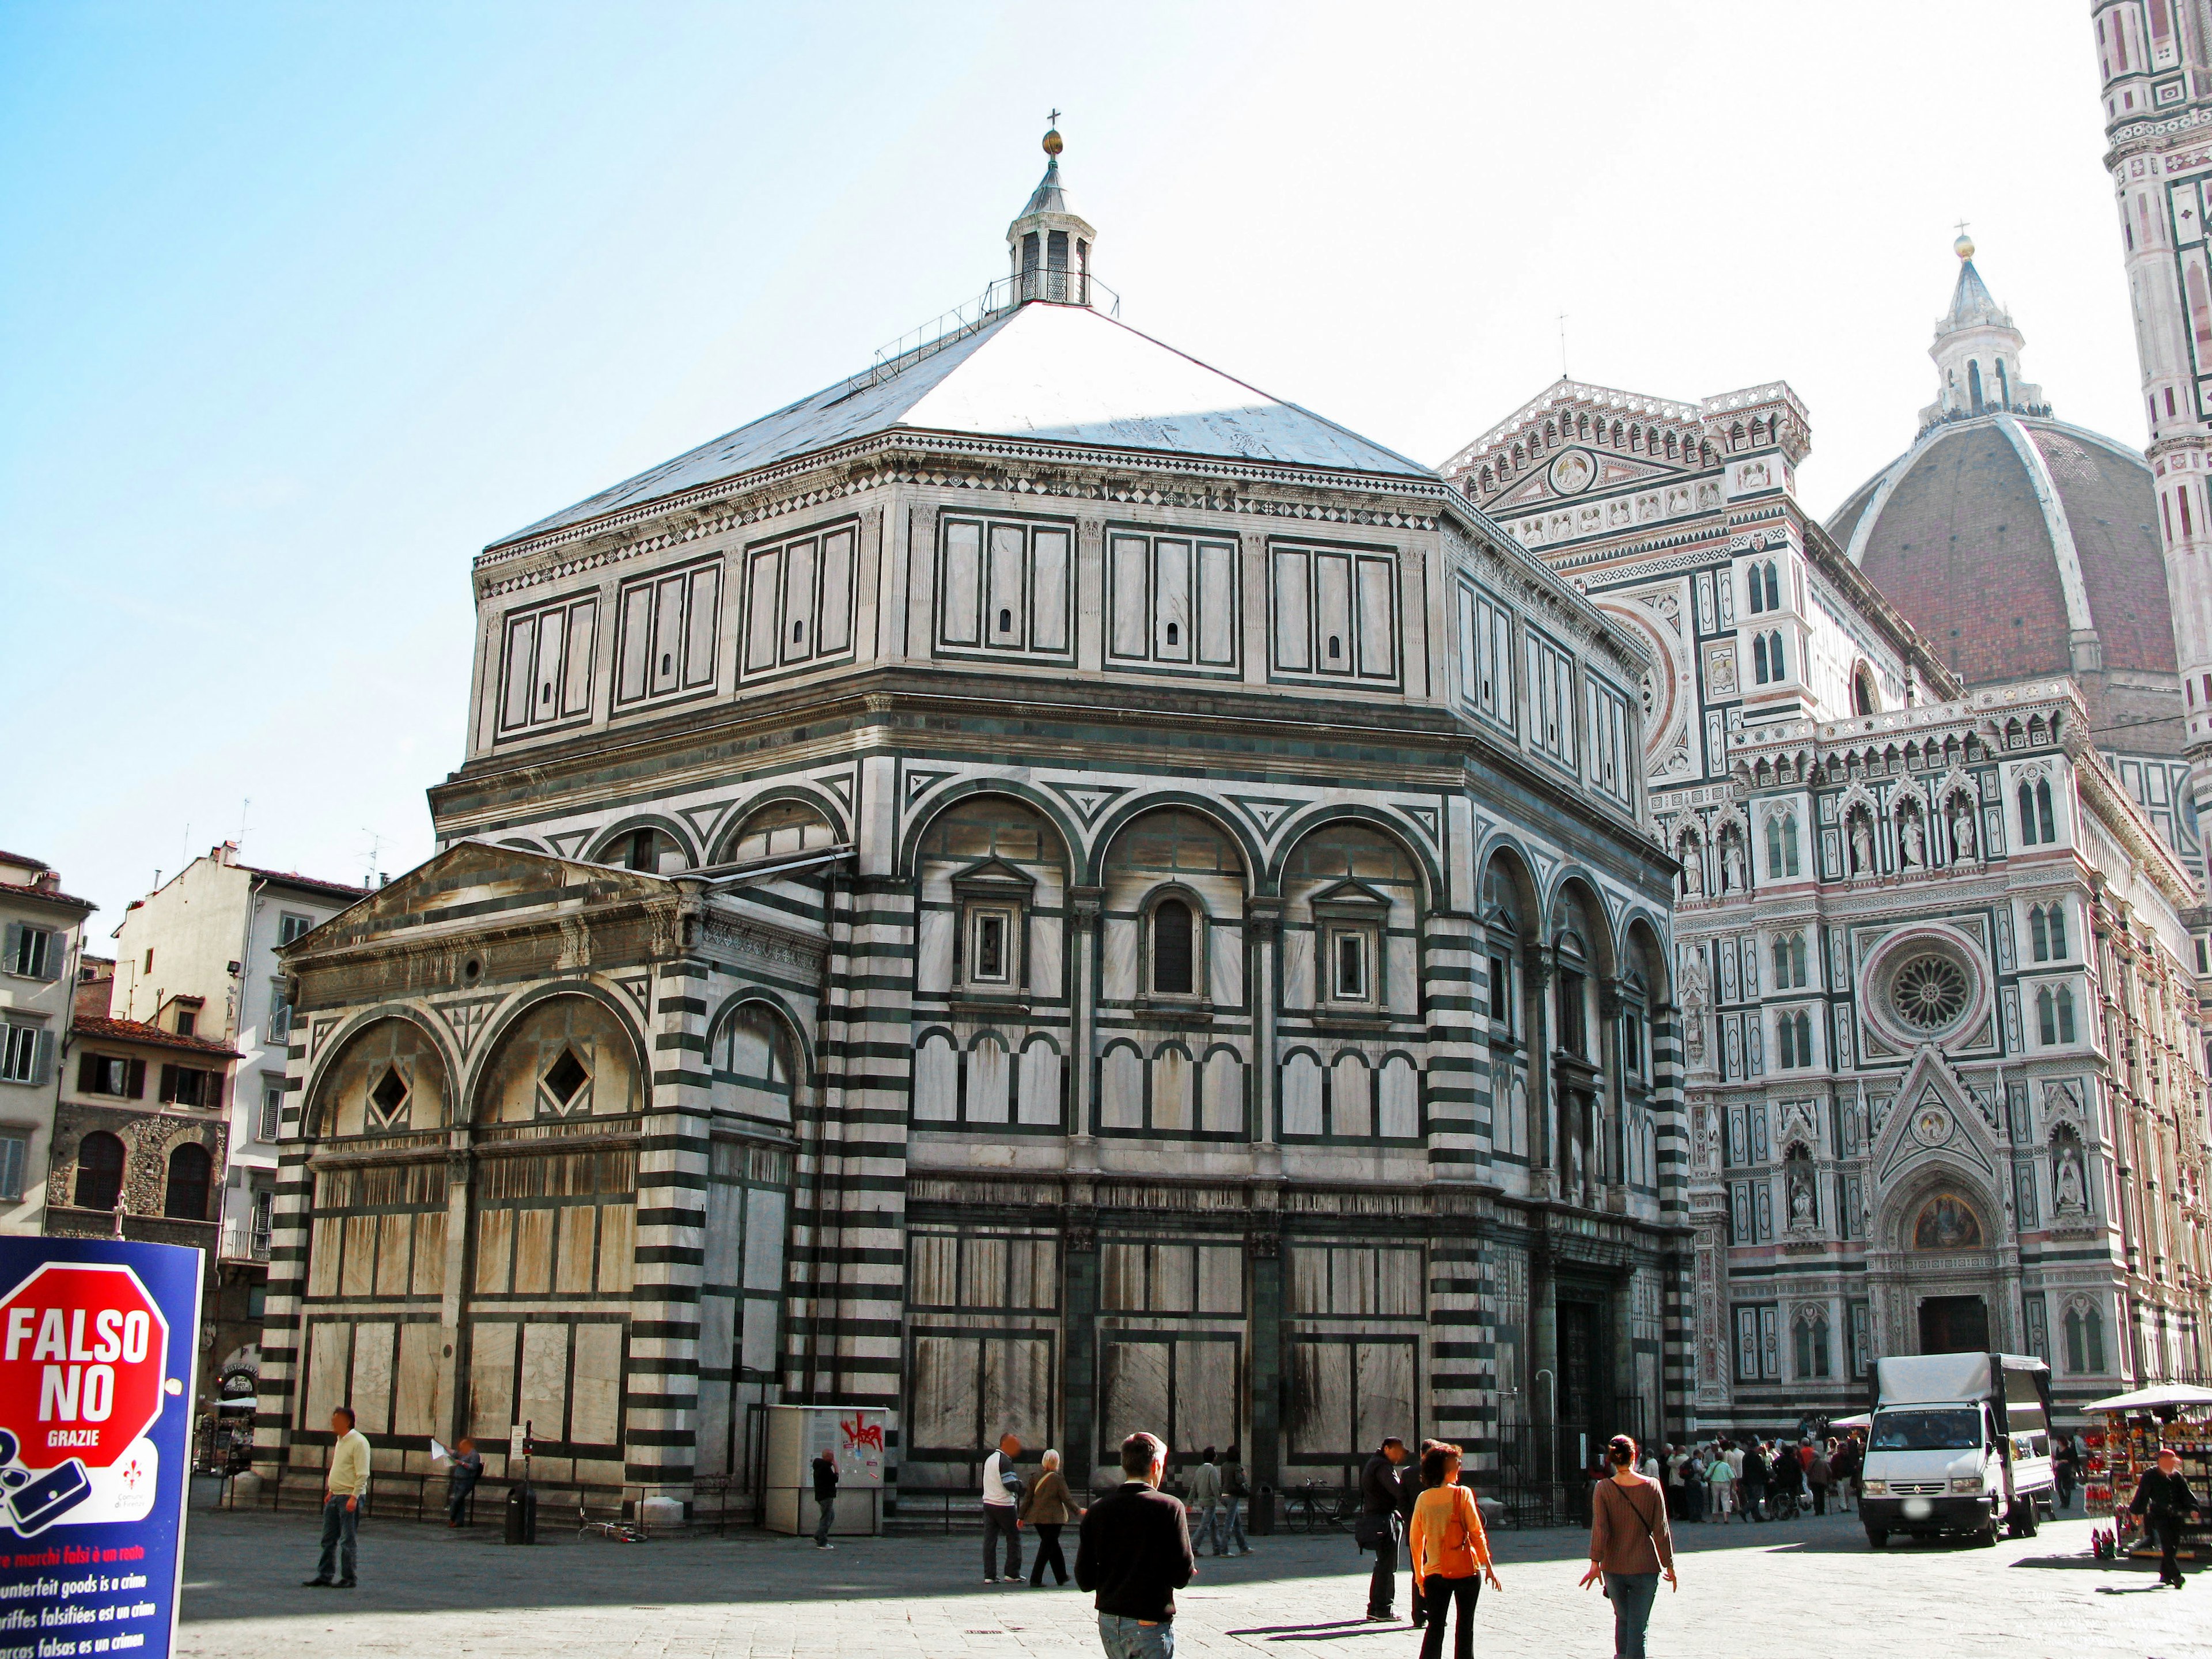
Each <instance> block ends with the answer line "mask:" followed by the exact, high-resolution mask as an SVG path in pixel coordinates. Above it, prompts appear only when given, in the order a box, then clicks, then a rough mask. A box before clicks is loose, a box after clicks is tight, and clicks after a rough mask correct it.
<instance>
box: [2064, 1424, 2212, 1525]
mask: <svg viewBox="0 0 2212 1659" xmlns="http://www.w3.org/2000/svg"><path fill="white" fill-rule="evenodd" d="M2082 1409H2083V1410H2084V1411H2085V1412H2087V1413H2089V1414H2090V1415H2091V1416H2092V1418H2094V1419H2102V1422H2103V1426H2102V1428H2101V1429H2098V1428H2093V1429H2092V1430H2091V1431H2089V1433H2088V1434H2087V1437H2086V1438H2087V1441H2088V1446H2089V1466H2088V1468H2087V1470H2086V1471H2085V1472H2084V1476H2083V1479H2084V1481H2085V1484H2086V1486H2087V1492H2086V1501H2087V1505H2088V1510H2089V1513H2090V1514H2091V1515H2093V1516H2097V1515H2103V1516H2110V1517H2111V1518H2112V1534H2113V1536H2114V1537H2115V1538H2117V1539H2118V1540H2119V1541H2121V1543H2122V1545H2123V1546H2124V1547H2125V1548H2126V1549H2127V1551H2128V1553H2130V1554H2131V1555H2137V1556H2151V1557H2154V1556H2156V1555H2157V1554H2158V1545H2157V1543H2156V1542H2155V1541H2154V1540H2152V1539H2151V1538H2149V1537H2148V1536H2147V1535H2145V1534H2144V1532H2143V1529H2142V1523H2141V1522H2138V1521H2137V1520H2136V1517H2135V1516H2134V1515H2133V1514H2132V1513H2130V1510H2129V1509H2128V1504H2129V1503H2130V1501H2132V1500H2133V1498H2134V1497H2135V1495H2136V1482H2137V1481H2138V1480H2141V1479H2142V1474H2143V1472H2144V1471H2145V1470H2147V1469H2152V1468H2157V1467H2158V1454H2159V1449H2160V1447H2162V1446H2166V1447H2171V1448H2172V1449H2173V1450H2174V1451H2175V1452H2177V1453H2179V1455H2180V1458H2181V1473H2182V1474H2183V1475H2184V1476H2185V1477H2186V1478H2187V1479H2188V1481H2189V1484H2190V1485H2191V1486H2193V1487H2195V1488H2196V1490H2197V1496H2198V1497H2199V1498H2202V1499H2203V1500H2204V1501H2205V1502H2206V1503H2207V1504H2212V1389H2199V1388H2194V1387H2191V1386H2190V1385H2188V1384H2186V1383H2166V1384H2163V1385H2161V1386H2160V1387H2156V1388H2149V1389H2136V1391H2135V1392H2134V1393H2133V1394H2121V1395H2113V1396H2112V1398H2111V1399H2109V1400H2093V1401H2090V1402H2089V1404H2088V1405H2087V1406H2085V1407H2082ZM2206 1515H2207V1517H2208V1518H2207V1519H2206V1520H2205V1521H2203V1522H2191V1523H2189V1524H2187V1525H2185V1526H2184V1527H2183V1528H2182V1534H2181V1549H2180V1556H2181V1559H2183V1560H2185V1561H2202V1560H2205V1559H2212V1510H2207V1511H2206Z"/></svg>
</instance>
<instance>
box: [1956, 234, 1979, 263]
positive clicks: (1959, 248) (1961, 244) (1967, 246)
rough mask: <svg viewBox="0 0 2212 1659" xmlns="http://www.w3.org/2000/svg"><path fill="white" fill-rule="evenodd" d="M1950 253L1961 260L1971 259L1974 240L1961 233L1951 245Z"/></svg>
mask: <svg viewBox="0 0 2212 1659" xmlns="http://www.w3.org/2000/svg"><path fill="white" fill-rule="evenodd" d="M1951 252H1954V253H1955V254H1957V255H1958V256H1959V257H1960V258H1961V259H1971V258H1973V257H1974V239H1973V238H1972V237H1971V236H1968V235H1966V234H1964V233H1963V232H1962V233H1961V234H1960V237H1959V240H1957V241H1955V242H1954V243H1952V244H1951Z"/></svg>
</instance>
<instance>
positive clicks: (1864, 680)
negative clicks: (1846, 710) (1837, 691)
mask: <svg viewBox="0 0 2212 1659" xmlns="http://www.w3.org/2000/svg"><path fill="white" fill-rule="evenodd" d="M1851 712H1852V713H1853V714H1873V713H1874V712H1875V695H1874V676H1873V675H1871V674H1869V673H1868V672H1867V671H1866V668H1865V666H1864V665H1861V666H1860V669H1859V671H1858V672H1857V673H1856V674H1854V675H1852V676H1851Z"/></svg>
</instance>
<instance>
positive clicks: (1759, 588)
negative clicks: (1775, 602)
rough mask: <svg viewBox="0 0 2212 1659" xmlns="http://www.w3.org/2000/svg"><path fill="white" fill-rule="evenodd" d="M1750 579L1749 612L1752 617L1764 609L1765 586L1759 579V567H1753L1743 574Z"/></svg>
mask: <svg viewBox="0 0 2212 1659" xmlns="http://www.w3.org/2000/svg"><path fill="white" fill-rule="evenodd" d="M1744 574H1746V575H1747V576H1749V577H1750V578H1751V581H1750V583H1749V586H1750V588H1751V595H1750V597H1751V611H1752V614H1753V616H1757V615H1758V614H1759V612H1760V611H1764V610H1765V609H1766V584H1765V582H1764V581H1762V580H1760V579H1759V567H1758V566H1757V565H1753V566H1752V567H1751V568H1750V569H1748V570H1747V571H1746V572H1745V573H1744Z"/></svg>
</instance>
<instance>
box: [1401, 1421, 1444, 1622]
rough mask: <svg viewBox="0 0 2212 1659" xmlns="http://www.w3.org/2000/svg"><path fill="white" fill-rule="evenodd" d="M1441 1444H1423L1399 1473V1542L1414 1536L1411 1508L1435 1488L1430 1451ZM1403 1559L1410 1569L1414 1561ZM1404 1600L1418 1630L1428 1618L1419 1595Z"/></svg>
mask: <svg viewBox="0 0 2212 1659" xmlns="http://www.w3.org/2000/svg"><path fill="white" fill-rule="evenodd" d="M1442 1444H1443V1442H1442V1441H1441V1440H1424V1441H1422V1442H1421V1449H1420V1450H1419V1451H1418V1452H1416V1453H1415V1454H1414V1455H1413V1460H1412V1462H1410V1463H1409V1464H1408V1465H1407V1467H1406V1468H1403V1469H1401V1470H1400V1471H1399V1473H1398V1535H1399V1537H1401V1538H1410V1537H1411V1536H1412V1535H1413V1505H1414V1504H1417V1503H1419V1501H1420V1498H1421V1493H1422V1491H1423V1490H1424V1489H1425V1488H1426V1487H1429V1486H1434V1485H1435V1484H1436V1482H1435V1481H1434V1480H1431V1479H1430V1478H1429V1450H1430V1448H1431V1447H1433V1446H1440V1445H1442ZM1439 1472H1440V1473H1441V1471H1439ZM1406 1559H1407V1563H1408V1564H1409V1565H1410V1563H1411V1562H1412V1560H1413V1557H1412V1556H1410V1555H1408V1556H1407V1558H1406ZM1407 1600H1408V1601H1411V1602H1412V1603H1413V1605H1412V1607H1409V1608H1408V1609H1407V1611H1408V1612H1410V1613H1412V1614H1413V1628H1414V1629H1415V1630H1419V1629H1420V1628H1421V1627H1422V1626H1423V1625H1424V1624H1425V1622H1426V1620H1427V1618H1428V1613H1427V1612H1426V1610H1425V1608H1424V1607H1422V1605H1421V1594H1420V1591H1419V1590H1418V1589H1416V1590H1413V1592H1412V1593H1411V1594H1410V1595H1408V1596H1407Z"/></svg>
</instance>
